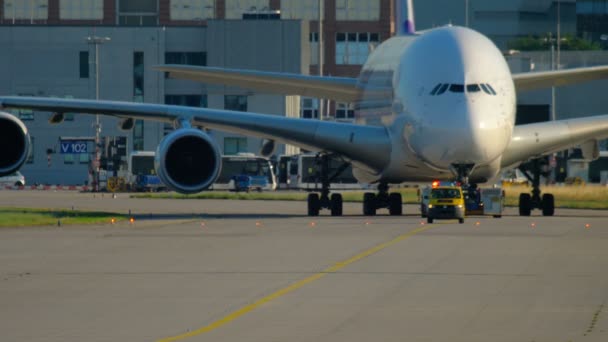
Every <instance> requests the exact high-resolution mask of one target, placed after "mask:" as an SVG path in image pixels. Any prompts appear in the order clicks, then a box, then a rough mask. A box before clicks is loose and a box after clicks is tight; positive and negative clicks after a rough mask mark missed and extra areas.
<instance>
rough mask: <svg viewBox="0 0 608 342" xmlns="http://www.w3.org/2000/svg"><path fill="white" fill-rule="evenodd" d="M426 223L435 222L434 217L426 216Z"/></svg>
mask: <svg viewBox="0 0 608 342" xmlns="http://www.w3.org/2000/svg"><path fill="white" fill-rule="evenodd" d="M426 223H428V224H431V223H433V218H432V217H430V216H427V217H426Z"/></svg>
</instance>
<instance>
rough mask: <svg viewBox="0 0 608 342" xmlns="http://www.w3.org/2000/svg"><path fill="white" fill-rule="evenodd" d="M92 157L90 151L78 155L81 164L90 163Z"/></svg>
mask: <svg viewBox="0 0 608 342" xmlns="http://www.w3.org/2000/svg"><path fill="white" fill-rule="evenodd" d="M90 159H91V158H90V157H89V154H88V153H80V154H79V155H78V162H79V163H80V164H88V163H89V162H90Z"/></svg>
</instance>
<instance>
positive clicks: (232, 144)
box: [224, 137, 247, 155]
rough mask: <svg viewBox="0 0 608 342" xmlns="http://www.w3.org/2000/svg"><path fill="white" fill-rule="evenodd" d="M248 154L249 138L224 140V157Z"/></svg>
mask: <svg viewBox="0 0 608 342" xmlns="http://www.w3.org/2000/svg"><path fill="white" fill-rule="evenodd" d="M241 152H247V138H233V137H230V138H228V137H227V138H224V155H230V154H237V153H241Z"/></svg>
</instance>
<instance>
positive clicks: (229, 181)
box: [211, 153, 277, 191]
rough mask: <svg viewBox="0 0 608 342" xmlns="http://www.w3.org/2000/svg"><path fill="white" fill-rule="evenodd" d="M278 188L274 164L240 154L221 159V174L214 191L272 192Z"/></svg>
mask: <svg viewBox="0 0 608 342" xmlns="http://www.w3.org/2000/svg"><path fill="white" fill-rule="evenodd" d="M276 188H277V181H276V176H275V174H274V167H273V166H272V163H271V162H270V161H269V160H268V159H267V158H264V157H260V156H256V155H254V154H253V153H239V154H237V155H227V156H222V157H221V172H220V175H219V177H218V178H217V181H216V182H215V183H213V185H212V186H211V189H212V190H234V191H249V190H258V191H262V190H270V191H274V190H276Z"/></svg>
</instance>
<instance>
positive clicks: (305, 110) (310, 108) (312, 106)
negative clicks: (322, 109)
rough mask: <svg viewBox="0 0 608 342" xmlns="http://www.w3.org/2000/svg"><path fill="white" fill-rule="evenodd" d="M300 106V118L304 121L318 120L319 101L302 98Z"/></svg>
mask: <svg viewBox="0 0 608 342" xmlns="http://www.w3.org/2000/svg"><path fill="white" fill-rule="evenodd" d="M301 101H302V102H301V104H300V111H301V113H300V116H301V117H302V118H304V119H318V118H319V99H315V98H312V97H302V100H301Z"/></svg>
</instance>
